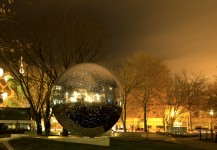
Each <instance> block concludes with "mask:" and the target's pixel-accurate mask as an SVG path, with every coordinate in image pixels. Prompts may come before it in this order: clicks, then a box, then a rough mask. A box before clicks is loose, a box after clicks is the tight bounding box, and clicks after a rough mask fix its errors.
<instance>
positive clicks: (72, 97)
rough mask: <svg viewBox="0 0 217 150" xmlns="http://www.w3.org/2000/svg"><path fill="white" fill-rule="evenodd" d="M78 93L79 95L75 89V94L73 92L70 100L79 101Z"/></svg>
mask: <svg viewBox="0 0 217 150" xmlns="http://www.w3.org/2000/svg"><path fill="white" fill-rule="evenodd" d="M78 95H79V94H78V92H76V91H74V92H73V94H72V96H70V98H69V100H70V101H71V102H77V101H78V100H77V98H78Z"/></svg>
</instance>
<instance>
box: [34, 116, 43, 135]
mask: <svg viewBox="0 0 217 150" xmlns="http://www.w3.org/2000/svg"><path fill="white" fill-rule="evenodd" d="M35 121H36V125H37V135H42V126H41V113H37V114H36V118H35Z"/></svg>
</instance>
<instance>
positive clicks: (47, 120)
mask: <svg viewBox="0 0 217 150" xmlns="http://www.w3.org/2000/svg"><path fill="white" fill-rule="evenodd" d="M44 117H45V118H44V126H45V134H47V135H48V134H50V128H51V123H50V100H49V99H47V100H46V110H45V116H44Z"/></svg>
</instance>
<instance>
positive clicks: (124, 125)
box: [122, 95, 127, 132]
mask: <svg viewBox="0 0 217 150" xmlns="http://www.w3.org/2000/svg"><path fill="white" fill-rule="evenodd" d="M126 99H127V96H126V95H125V97H124V103H123V112H122V123H123V128H124V132H127V128H126V120H127V107H126V106H127V101H126Z"/></svg>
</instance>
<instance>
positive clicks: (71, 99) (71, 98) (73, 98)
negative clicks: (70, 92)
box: [69, 97, 77, 102]
mask: <svg viewBox="0 0 217 150" xmlns="http://www.w3.org/2000/svg"><path fill="white" fill-rule="evenodd" d="M69 100H70V101H71V102H77V98H76V97H70V98H69Z"/></svg>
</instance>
